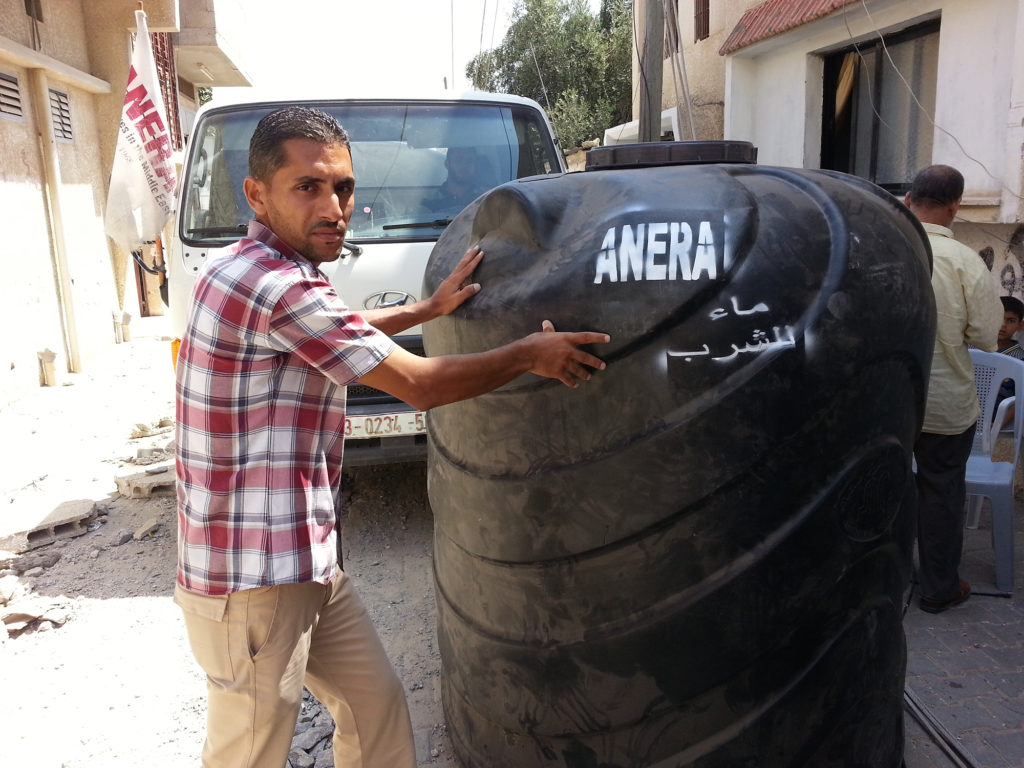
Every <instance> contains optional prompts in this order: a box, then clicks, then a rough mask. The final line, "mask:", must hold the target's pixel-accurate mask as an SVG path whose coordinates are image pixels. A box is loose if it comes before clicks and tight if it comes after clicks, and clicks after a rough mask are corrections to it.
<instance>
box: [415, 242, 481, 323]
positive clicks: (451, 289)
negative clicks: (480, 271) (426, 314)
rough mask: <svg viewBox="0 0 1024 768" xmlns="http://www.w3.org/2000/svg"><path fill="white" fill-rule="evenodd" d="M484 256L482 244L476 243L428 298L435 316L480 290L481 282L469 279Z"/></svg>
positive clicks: (451, 308)
mask: <svg viewBox="0 0 1024 768" xmlns="http://www.w3.org/2000/svg"><path fill="white" fill-rule="evenodd" d="M483 257H484V252H483V251H481V250H480V246H478V245H474V246H473V247H472V248H470V249H469V250H468V251H466V253H465V254H464V255H463V257H462V258H461V259H459V263H458V264H456V265H455V269H453V270H452V271H451V274H450V275H448V277H446V278H445V279H444V280H442V281H441V284H440V285H439V286H437V290H436V291H434V294H433V295H432V296H431V297H430V298H429V299H427V301H428V302H430V304H431V315H432V316H433V317H440V316H441V315H447V314H449V313H450V312H452V311H454V310H455V309H457V308H458V307H460V306H461V305H462V303H463V302H464V301H466V300H467V299H469V298H471V297H473V296H475V295H476V294H477V293H479V292H480V283H468V282H467V281H468V280H469V279H470V278H471V277H472V276H473V271H474V270H475V269H476V268H477V265H478V264H479V263H480V260H481V259H482V258H483Z"/></svg>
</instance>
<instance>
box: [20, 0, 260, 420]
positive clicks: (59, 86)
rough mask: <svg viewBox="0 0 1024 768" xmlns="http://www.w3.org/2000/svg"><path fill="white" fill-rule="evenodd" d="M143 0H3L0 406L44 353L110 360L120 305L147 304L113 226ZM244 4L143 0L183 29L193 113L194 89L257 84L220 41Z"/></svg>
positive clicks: (29, 378)
mask: <svg viewBox="0 0 1024 768" xmlns="http://www.w3.org/2000/svg"><path fill="white" fill-rule="evenodd" d="M137 5H138V3H136V2H135V0H38V2H36V3H35V7H36V8H38V17H36V16H35V15H33V14H30V13H29V11H28V10H27V9H28V8H30V7H32V4H26V3H25V0H0V147H2V148H3V149H2V151H0V211H2V217H3V232H4V236H5V237H4V239H5V241H6V242H5V246H6V247H5V249H4V250H5V253H4V260H5V263H6V265H7V266H6V269H5V270H4V279H3V280H2V281H0V286H2V288H0V298H2V300H0V327H2V328H3V334H2V335H0V371H2V373H0V407H2V406H3V405H5V404H6V403H8V402H10V401H11V400H12V399H13V398H14V397H16V396H17V395H18V393H19V392H21V391H23V390H24V389H25V388H26V387H32V386H37V385H39V384H40V379H41V368H40V364H39V354H40V353H41V352H44V351H45V350H50V351H52V352H54V353H56V361H55V365H54V369H55V371H56V372H57V379H58V381H59V379H60V377H61V373H62V372H65V371H80V370H84V369H85V368H87V367H88V366H90V365H94V364H96V363H97V362H98V361H99V360H101V359H102V358H103V356H104V351H105V350H106V349H108V348H109V347H110V345H112V344H114V343H115V342H116V336H115V328H114V317H115V315H116V316H118V317H120V315H121V313H123V312H127V313H129V314H130V315H132V316H134V317H138V316H140V314H141V309H140V299H139V289H138V287H137V285H136V280H135V272H136V270H135V268H134V265H133V263H132V261H131V256H130V254H126V253H124V252H123V251H122V250H121V249H120V248H119V247H117V246H116V245H115V244H114V243H113V242H112V241H110V240H109V239H108V238H107V236H106V234H105V232H104V227H103V216H104V209H105V205H106V197H107V185H108V180H109V175H110V168H111V165H112V161H113V155H114V148H115V144H116V137H117V128H118V123H119V120H120V115H121V107H122V102H123V100H124V89H125V84H126V82H127V77H128V63H129V58H130V55H131V35H132V34H133V33H134V31H135V14H134V12H135V9H136V7H137ZM221 6H223V7H224V9H226V10H225V11H224V13H219V11H220V10H221ZM236 6H238V0H146V3H145V10H146V15H147V20H148V24H149V29H150V32H151V33H159V32H168V33H173V34H172V35H171V36H170V38H169V39H170V40H171V41H172V46H173V48H174V49H175V50H174V54H175V58H178V56H179V55H180V56H181V57H182V59H183V60H184V61H183V64H182V66H180V67H178V71H177V77H176V82H175V83H174V86H175V90H176V91H177V98H178V106H179V107H180V109H181V112H182V114H183V116H187V115H190V114H193V113H194V111H195V108H196V106H197V105H196V87H197V85H248V84H249V82H248V79H247V78H246V76H245V75H244V74H243V72H244V68H243V67H242V66H240V65H239V64H238V62H237V61H236V60H234V59H231V58H229V57H228V55H227V54H226V53H225V52H224V51H223V50H222V47H223V44H222V45H221V47H218V46H217V45H216V44H215V43H216V41H218V40H224V39H228V38H230V34H225V32H229V31H230V30H225V29H223V24H224V19H225V18H227V19H230V20H231V21H232V22H233V21H234V20H235V17H236V16H237V12H236V11H237V8H236ZM218 22H220V24H221V28H220V29H218V28H217V25H218ZM234 30H235V33H234V34H235V36H236V38H237V37H238V35H239V34H240V33H241V29H240V27H238V26H234ZM179 38H180V39H181V43H180V44H179ZM179 46H180V47H179ZM232 55H234V54H232ZM197 61H198V62H206V63H205V64H204V66H203V69H204V70H205V73H204V74H202V75H200V74H199V73H198V72H197V67H196V62H197ZM211 72H212V73H213V78H210V77H209V76H208V74H209V73H211ZM183 122H184V120H183ZM55 123H56V126H55ZM147 256H148V258H149V259H150V260H151V259H152V254H147ZM148 282H149V284H148V286H147V285H144V286H143V290H144V291H146V292H147V297H146V298H147V299H148V301H149V309H150V312H149V313H150V314H159V313H160V311H161V308H160V304H159V298H158V293H157V292H156V289H157V281H156V280H154V279H152V278H151V279H149V281H148ZM154 298H155V301H154Z"/></svg>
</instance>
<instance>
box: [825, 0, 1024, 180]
mask: <svg viewBox="0 0 1024 768" xmlns="http://www.w3.org/2000/svg"><path fill="white" fill-rule="evenodd" d="M860 4H861V7H862V8H863V9H864V14H865V15H866V16H867V19H868V24H869V26H870V27H871V31H872V32H874V33H875V34H876V35H877V36H878V41H879V43H880V45H881V48H882V51H883V53H885V57H886V59H888V61H889V66H891V67H892V69H893V71H894V72H895V73H896V76H897V77H899V79H900V81H901V82H902V83H903V85H904V86H906V89H907V92H908V93H909V94H910V98H912V99H913V100H914V104H916V105H917V108H918V109H919V110H920V112H921V114H923V115H924V117H925V119H927V120H928V122H929V123H930V124H931V126H932V127H933V128H935V129H936V130H938V131H939V132H941V133H942V134H944V135H946V136H948V137H949V138H950V139H952V140H953V142H954V143H955V144H956V145H957V147H958V148H959V149H960V151H961V152H962V153H963V155H964V157H966V158H967V159H968V160H971V161H972V162H974V163H975V164H977V165H978V167H980V168H981V169H982V170H983V171H985V173H987V174H988V176H989V178H992V179H995V180H996V181H998V182H999V185H1000V188H1001V189H1003V190H1005V191H1006V192H1009V193H1010V194H1011V195H1012V196H1013V197H1016V198H1017V199H1018V200H1024V197H1022V196H1021V194H1020V192H1017V191H1015V190H1013V189H1011V188H1010V187H1008V186H1007V185H1006V183H1005V181H1003V180H1002V179H1001V178H1000V177H999V176H997V175H996V174H994V173H993V172H992V171H991V170H990V169H989V168H988V166H987V165H985V163H984V162H982V161H981V160H979V159H978V158H976V157H974V155H972V154H971V153H970V152H968V151H967V150H966V149H965V148H964V145H963V144H962V143H961V142H960V139H958V138H957V137H956V136H955V135H953V133H951V132H950V131H948V130H946V128H944V127H943V126H941V125H939V124H938V123H936V122H935V118H934V117H932V115H930V114H929V113H928V110H927V109H926V108H925V107H924V105H923V104H922V103H921V101H920V100H919V99H918V98H917V94H916V93H914V89H913V87H912V86H911V85H910V83H909V82H907V78H906V77H904V76H903V73H902V72H901V71H900V68H899V67H898V66H896V62H895V61H894V60H893V57H892V54H891V53H890V52H889V47H888V46H887V45H886V43H885V37H884V36H883V35H882V31H881V30H880V29H879V28H878V26H877V25H876V24H875V20H874V18H873V17H872V16H871V11H869V10H868V6H867V2H866V0H860ZM848 8H849V4H847V5H844V6H843V23H844V25H845V26H846V33H847V36H848V37H849V38H850V42H851V43H852V44H853V48H854V50H855V51H856V52H857V55H858V56H859V57H860V59H861V62H862V63H864V65H865V66H867V61H866V59H865V58H864V55H863V54H862V53H861V51H860V47H859V46H858V45H857V43H856V41H855V40H854V37H853V30H851V29H850V24H849V21H848V18H847V11H848ZM868 100H869V102H870V104H871V111H872V112H873V113H874V114H875V117H877V118H878V119H879V121H880V122H881V123H882V125H884V126H885V127H886V128H888V129H889V130H890V131H892V127H891V126H889V125H888V124H887V123H886V122H885V120H884V119H883V118H882V115H881V114H879V112H878V109H877V108H876V107H875V104H874V100H873V99H872V98H871V90H870V89H868ZM893 135H894V136H896V138H897V139H898V140H900V141H901V143H902V137H901V136H900V134H899V133H898V132H897V131H893Z"/></svg>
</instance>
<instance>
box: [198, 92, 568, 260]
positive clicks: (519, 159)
mask: <svg viewBox="0 0 1024 768" xmlns="http://www.w3.org/2000/svg"><path fill="white" fill-rule="evenodd" d="M280 106H282V105H280V104H267V105H260V106H259V107H253V106H252V105H248V106H246V107H238V108H230V107H228V108H224V109H221V110H211V111H210V112H207V113H206V114H205V115H204V116H203V118H202V119H201V120H200V121H199V123H198V124H197V125H196V127H195V130H196V131H197V133H196V136H195V141H193V142H191V146H192V149H191V152H190V154H189V158H188V167H187V169H186V171H185V173H184V174H183V175H182V179H183V183H184V182H187V183H188V189H187V192H186V194H185V195H184V197H183V200H182V205H183V206H184V211H183V215H182V216H181V217H180V218H179V221H180V222H181V232H180V233H179V236H180V238H181V240H182V241H184V242H185V243H188V244H190V245H208V246H217V245H224V244H227V243H229V242H233V241H235V240H237V239H238V238H239V236H240V235H242V234H244V233H245V231H246V227H247V224H248V221H249V219H250V218H251V217H252V215H253V212H252V209H251V208H250V207H249V204H248V202H246V199H245V194H244V193H243V191H242V180H243V179H244V178H245V177H246V175H248V154H249V137H250V136H251V135H252V132H253V130H254V129H255V127H256V123H258V122H259V120H260V119H261V118H262V117H263V116H264V115H266V114H267V113H269V112H271V111H273V110H274V109H277V108H278V107H280ZM318 106H320V107H321V108H322V109H324V110H325V111H327V112H330V113H331V114H333V115H334V116H335V117H336V118H338V120H339V122H341V124H342V125H343V126H344V127H345V129H346V130H347V131H348V133H349V136H350V140H351V142H352V163H353V166H354V168H355V172H356V192H355V211H354V213H353V215H352V221H351V222H350V224H349V232H348V237H347V239H349V240H380V239H388V238H400V239H405V240H409V239H437V237H438V236H439V235H440V232H441V230H442V229H444V227H445V225H446V224H447V223H448V221H450V219H451V217H453V216H455V215H456V214H457V213H458V212H459V211H460V210H462V208H463V207H465V206H466V205H467V204H468V203H470V202H472V201H473V200H474V199H476V198H477V197H478V196H479V195H481V194H483V193H484V192H486V191H487V190H488V189H491V188H492V187H495V186H497V185H499V184H503V183H504V182H506V181H510V180H512V179H516V178H521V177H524V176H535V175H538V174H544V173H553V172H557V171H559V170H561V167H560V165H559V163H558V161H557V156H556V155H555V152H556V151H557V150H556V148H555V147H554V145H553V144H552V142H551V140H550V138H549V132H548V130H547V127H546V126H545V125H544V124H543V117H542V116H541V115H540V114H539V113H537V111H536V110H534V109H530V108H528V107H521V106H518V105H507V104H488V103H475V104H444V103H438V104H414V105H411V104H408V103H372V104H366V103H363V104H330V103H328V104H321V105H318Z"/></svg>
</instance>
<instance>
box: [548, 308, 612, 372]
mask: <svg viewBox="0 0 1024 768" xmlns="http://www.w3.org/2000/svg"><path fill="white" fill-rule="evenodd" d="M528 338H530V339H533V340H534V343H535V344H536V345H537V347H536V355H537V357H536V363H535V364H534V366H533V368H531V369H530V371H531V373H536V374H537V375H539V376H546V377H547V378H549V379H558V380H559V381H560V382H562V383H563V384H565V386H567V387H572V388H574V389H575V388H576V387H578V386H579V383H580V382H581V381H590V377H591V376H593V373H592V372H591V371H590V370H588V369H594V370H597V371H603V370H604V368H605V364H604V361H603V360H601V359H600V358H598V357H595V356H594V355H592V354H590V353H589V352H585V351H584V350H582V349H580V348H579V347H580V346H581V345H583V344H606V343H607V342H609V341H611V336H609V335H608V334H606V333H594V332H592V331H577V332H574V333H566V332H562V333H559V332H556V331H555V326H554V324H553V323H552V322H551V321H550V320H545V321H544V322H543V323H541V332H540V333H535V334H533V335H532V336H530V337H528Z"/></svg>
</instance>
